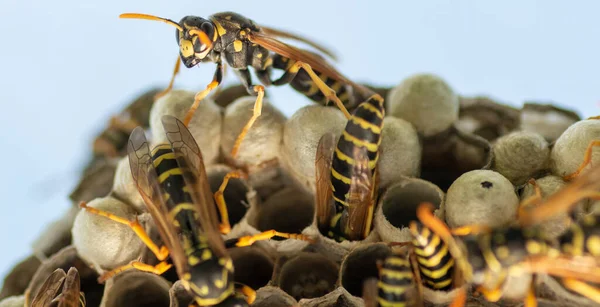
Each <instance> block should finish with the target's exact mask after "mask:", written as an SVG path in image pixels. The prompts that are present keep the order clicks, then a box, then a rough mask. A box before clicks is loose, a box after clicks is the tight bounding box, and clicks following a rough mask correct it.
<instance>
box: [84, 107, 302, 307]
mask: <svg viewBox="0 0 600 307" xmlns="http://www.w3.org/2000/svg"><path fill="white" fill-rule="evenodd" d="M162 123H163V126H164V128H165V132H166V134H167V139H168V140H169V144H159V145H157V146H155V147H154V149H153V150H152V151H151V150H150V148H149V145H148V144H149V142H148V141H147V140H146V137H145V135H144V130H143V129H142V128H141V127H137V128H136V129H134V130H133V132H132V133H131V136H130V138H129V145H128V156H129V162H130V167H131V172H132V176H133V179H134V181H135V182H136V185H137V187H138V190H139V192H140V194H141V196H142V198H143V199H144V202H145V203H146V207H147V209H148V211H149V212H150V214H151V215H152V218H153V220H154V222H155V224H156V226H157V229H158V230H159V233H160V235H161V238H162V240H163V242H164V244H165V245H164V246H161V247H158V246H157V245H156V244H155V243H154V242H152V240H151V239H150V238H149V236H148V235H147V234H146V232H145V231H144V229H143V228H142V226H141V225H140V224H139V223H138V222H137V220H136V221H129V220H127V219H123V218H121V217H118V216H115V215H113V214H111V213H108V212H104V211H100V210H98V209H95V208H91V207H87V206H86V204H85V203H81V204H80V206H81V207H82V208H85V209H86V210H88V211H89V212H90V213H93V214H98V215H101V216H105V217H107V218H110V219H112V220H114V221H116V222H119V223H122V224H125V225H128V226H130V227H131V228H132V230H133V231H135V233H136V234H137V235H138V236H139V237H140V239H141V240H142V241H143V242H144V243H145V244H146V245H147V246H148V248H149V249H150V250H151V251H152V252H153V253H154V255H156V257H157V259H158V260H159V261H160V263H158V264H157V265H155V266H152V265H148V264H145V263H142V262H140V261H133V262H131V263H129V264H127V265H124V266H121V267H117V268H115V269H113V270H112V271H109V272H107V273H105V274H103V275H102V276H100V278H99V280H100V281H101V282H102V281H104V280H106V279H108V278H111V277H113V276H114V275H116V274H119V273H120V272H122V271H124V270H127V269H132V268H135V269H138V270H142V271H147V272H152V273H155V274H162V273H164V272H165V271H166V270H168V269H169V268H170V267H171V264H169V263H167V261H166V258H167V257H168V256H170V257H171V259H172V262H173V264H174V265H175V268H176V269H177V274H178V276H179V278H180V280H181V282H182V284H183V285H184V287H185V288H186V290H187V291H189V292H190V293H191V294H192V296H193V297H194V301H195V303H197V304H198V305H199V306H216V305H218V306H236V304H240V305H242V306H245V305H246V302H247V303H252V301H253V300H254V296H255V294H254V290H252V289H250V288H249V287H247V286H244V285H241V286H237V287H235V286H234V281H233V276H234V275H233V272H234V268H233V262H232V260H231V258H230V257H229V255H228V253H227V250H226V248H228V247H234V246H248V245H251V244H252V243H254V242H255V241H258V240H266V239H270V238H272V237H275V236H279V237H284V238H295V239H303V240H310V239H309V238H307V237H305V236H303V235H295V234H287V233H280V232H276V231H274V230H271V231H265V232H263V233H260V234H257V235H254V236H244V237H240V238H236V239H231V240H228V241H227V242H224V241H223V239H222V238H221V236H220V233H219V230H220V229H223V226H222V225H220V224H219V220H218V217H217V212H216V209H218V210H219V211H226V210H227V208H226V207H220V206H219V207H218V206H217V205H216V204H215V202H214V200H213V195H212V193H211V190H210V186H209V183H208V179H207V175H206V170H205V168H204V162H203V159H202V153H201V151H200V148H199V147H198V145H197V143H196V141H195V140H194V138H193V136H192V134H191V133H190V132H189V130H187V128H186V127H185V125H184V124H183V123H182V122H181V121H179V120H178V119H176V118H175V117H173V116H169V115H165V116H163V118H162ZM221 216H226V213H223V212H221ZM236 288H237V291H239V292H241V293H243V294H245V295H246V296H247V298H246V299H245V300H242V299H241V298H239V297H237V296H236Z"/></svg>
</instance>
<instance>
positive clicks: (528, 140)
mask: <svg viewBox="0 0 600 307" xmlns="http://www.w3.org/2000/svg"><path fill="white" fill-rule="evenodd" d="M492 150H493V152H494V162H493V166H492V169H493V170H495V171H497V172H498V173H500V174H502V175H503V176H504V177H506V178H507V179H508V180H510V181H511V182H512V183H513V184H514V185H515V186H518V185H522V184H524V183H525V182H527V180H529V179H530V178H531V177H533V175H534V174H535V173H537V172H540V171H541V170H543V169H544V168H546V166H547V164H548V158H549V157H550V148H549V147H548V142H547V141H546V139H544V137H543V136H541V135H540V134H537V133H535V132H525V131H519V132H513V133H511V134H508V135H505V136H503V137H500V138H499V139H498V140H496V143H495V144H494V146H493V147H492Z"/></svg>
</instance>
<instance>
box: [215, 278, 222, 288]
mask: <svg viewBox="0 0 600 307" xmlns="http://www.w3.org/2000/svg"><path fill="white" fill-rule="evenodd" d="M214 284H215V287H217V288H219V289H222V288H223V287H225V283H224V282H223V281H222V280H220V279H219V280H215V282H214Z"/></svg>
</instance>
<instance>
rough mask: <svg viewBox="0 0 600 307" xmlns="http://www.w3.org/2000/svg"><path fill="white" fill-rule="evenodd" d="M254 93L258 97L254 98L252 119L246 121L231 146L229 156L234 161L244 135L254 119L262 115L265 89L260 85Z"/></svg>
mask: <svg viewBox="0 0 600 307" xmlns="http://www.w3.org/2000/svg"><path fill="white" fill-rule="evenodd" d="M254 91H255V92H256V93H258V96H257V97H256V101H255V102H254V109H253V111H252V117H251V118H250V119H249V120H248V122H247V123H246V125H245V126H244V128H242V132H240V134H239V135H238V137H237V139H236V140H235V143H234V144H233V148H232V149H231V156H232V157H233V158H234V159H235V157H236V156H237V154H238V151H239V150H240V146H241V145H242V141H243V140H244V138H245V137H246V134H248V131H250V128H252V125H254V122H255V121H256V119H258V117H260V115H261V113H262V105H263V98H264V97H265V88H264V87H263V86H262V85H255V86H254Z"/></svg>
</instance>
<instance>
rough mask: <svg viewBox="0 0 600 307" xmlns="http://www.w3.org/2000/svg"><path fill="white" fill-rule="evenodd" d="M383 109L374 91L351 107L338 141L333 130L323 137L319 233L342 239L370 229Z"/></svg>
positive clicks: (319, 149) (317, 163)
mask: <svg viewBox="0 0 600 307" xmlns="http://www.w3.org/2000/svg"><path fill="white" fill-rule="evenodd" d="M384 114H385V111H384V107H383V99H382V98H381V97H380V96H379V95H377V94H375V95H372V96H371V97H369V99H367V100H366V101H365V102H362V103H361V104H359V105H358V107H357V108H356V109H355V110H354V111H353V113H352V117H350V119H349V120H348V122H347V124H346V127H345V128H344V130H343V131H342V134H341V136H340V138H339V140H338V141H337V146H335V147H334V142H335V137H334V136H333V135H332V134H326V135H324V136H323V137H321V139H320V140H319V145H318V147H317V156H316V159H315V169H316V195H317V201H316V206H317V210H316V214H317V221H318V226H319V229H320V231H321V233H323V234H324V235H326V236H328V237H330V238H332V239H334V240H336V241H338V242H341V241H344V240H362V239H364V238H366V237H367V235H368V234H369V233H370V231H371V226H372V220H373V210H374V206H375V203H376V201H377V189H378V181H379V176H378V173H377V162H378V160H379V145H380V144H381V131H382V129H383V117H384Z"/></svg>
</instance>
